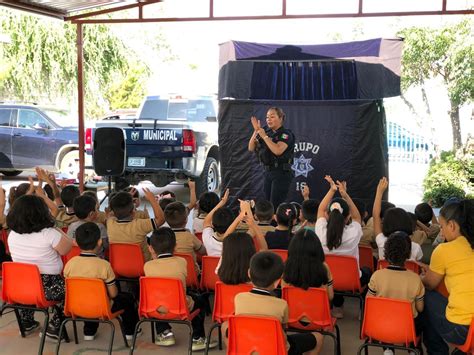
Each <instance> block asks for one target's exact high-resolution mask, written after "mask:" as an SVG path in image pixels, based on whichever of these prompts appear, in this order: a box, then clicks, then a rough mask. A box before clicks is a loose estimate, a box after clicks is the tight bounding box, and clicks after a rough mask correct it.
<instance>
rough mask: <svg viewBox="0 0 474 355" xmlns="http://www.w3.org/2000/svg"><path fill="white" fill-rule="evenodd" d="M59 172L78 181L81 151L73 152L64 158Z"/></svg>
mask: <svg viewBox="0 0 474 355" xmlns="http://www.w3.org/2000/svg"><path fill="white" fill-rule="evenodd" d="M59 172H60V173H62V174H66V175H68V176H70V177H72V178H74V179H77V174H78V173H79V151H77V150H72V151H70V152H69V153H66V155H65V156H63V158H62V160H61V163H60V165H59Z"/></svg>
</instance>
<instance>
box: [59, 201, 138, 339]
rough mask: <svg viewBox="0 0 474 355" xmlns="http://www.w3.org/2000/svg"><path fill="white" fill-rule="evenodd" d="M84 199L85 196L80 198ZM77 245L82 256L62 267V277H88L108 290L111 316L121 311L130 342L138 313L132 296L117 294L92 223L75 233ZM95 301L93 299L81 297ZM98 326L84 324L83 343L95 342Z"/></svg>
mask: <svg viewBox="0 0 474 355" xmlns="http://www.w3.org/2000/svg"><path fill="white" fill-rule="evenodd" d="M83 197H84V196H83ZM87 197H88V196H87ZM75 236H76V243H77V245H78V246H79V248H81V254H80V255H79V256H75V257H73V258H72V259H71V260H69V261H68V263H67V264H66V266H65V267H64V277H65V278H66V279H67V278H68V277H87V278H93V279H101V280H103V281H104V283H105V285H106V286H107V294H108V296H109V298H110V299H111V300H113V302H111V303H112V309H111V311H112V312H117V311H119V310H121V309H123V310H124V313H122V315H121V318H122V322H123V326H124V331H125V336H126V338H127V340H132V339H133V333H134V331H135V326H136V324H137V322H138V312H137V309H136V307H135V303H134V300H133V296H132V295H131V294H128V293H123V292H120V293H119V292H118V289H117V286H116V285H115V274H114V271H113V270H112V266H110V263H109V262H108V261H106V260H103V259H101V258H99V257H98V255H97V254H98V252H99V251H100V250H101V249H102V238H101V237H100V229H99V227H98V226H97V224H96V223H94V222H84V223H83V224H81V225H80V226H79V227H78V228H77V229H76V231H75ZM84 297H85V302H87V297H97V296H96V295H90V294H89V295H84ZM98 327H99V323H96V322H84V340H94V338H95V336H96V333H97V328H98Z"/></svg>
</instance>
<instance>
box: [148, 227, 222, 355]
mask: <svg viewBox="0 0 474 355" xmlns="http://www.w3.org/2000/svg"><path fill="white" fill-rule="evenodd" d="M148 248H149V250H150V253H151V255H152V256H153V260H151V261H148V262H147V263H145V266H144V271H145V276H152V277H169V278H176V279H179V280H181V282H182V284H183V288H184V290H185V291H186V276H187V264H186V260H185V259H183V258H180V257H178V256H174V255H173V253H174V250H175V249H176V236H175V233H174V232H173V230H172V229H170V228H167V227H161V228H159V229H157V230H155V231H154V232H153V234H152V235H151V238H150V245H149V247H148ZM186 301H187V305H188V308H189V311H190V312H193V311H194V310H196V309H200V312H199V314H198V315H196V317H194V318H193V320H192V321H191V323H192V326H193V335H192V336H193V344H192V350H193V351H199V350H204V349H205V347H206V333H205V330H204V319H205V307H204V304H203V302H202V300H201V299H200V298H199V297H197V296H192V295H191V296H190V295H187V296H186ZM155 327H156V332H157V337H156V340H155V344H156V345H161V346H171V345H174V344H175V342H176V340H175V338H174V334H173V332H172V331H171V327H170V325H169V324H168V323H165V322H159V323H155ZM216 346H217V342H215V341H211V343H210V344H209V348H214V347H216Z"/></svg>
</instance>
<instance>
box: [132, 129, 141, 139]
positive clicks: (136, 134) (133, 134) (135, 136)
mask: <svg viewBox="0 0 474 355" xmlns="http://www.w3.org/2000/svg"><path fill="white" fill-rule="evenodd" d="M130 138H131V139H132V141H137V140H138V139H139V138H140V132H139V131H133V132H132V133H131V135H130Z"/></svg>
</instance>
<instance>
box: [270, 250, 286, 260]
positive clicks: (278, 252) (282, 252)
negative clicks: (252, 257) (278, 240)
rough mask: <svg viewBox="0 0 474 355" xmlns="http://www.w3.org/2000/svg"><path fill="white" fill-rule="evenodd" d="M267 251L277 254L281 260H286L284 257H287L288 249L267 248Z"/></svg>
mask: <svg viewBox="0 0 474 355" xmlns="http://www.w3.org/2000/svg"><path fill="white" fill-rule="evenodd" d="M268 251H271V252H272V253H275V254H276V255H278V256H279V257H280V258H281V260H283V262H286V259H288V250H286V249H268Z"/></svg>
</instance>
